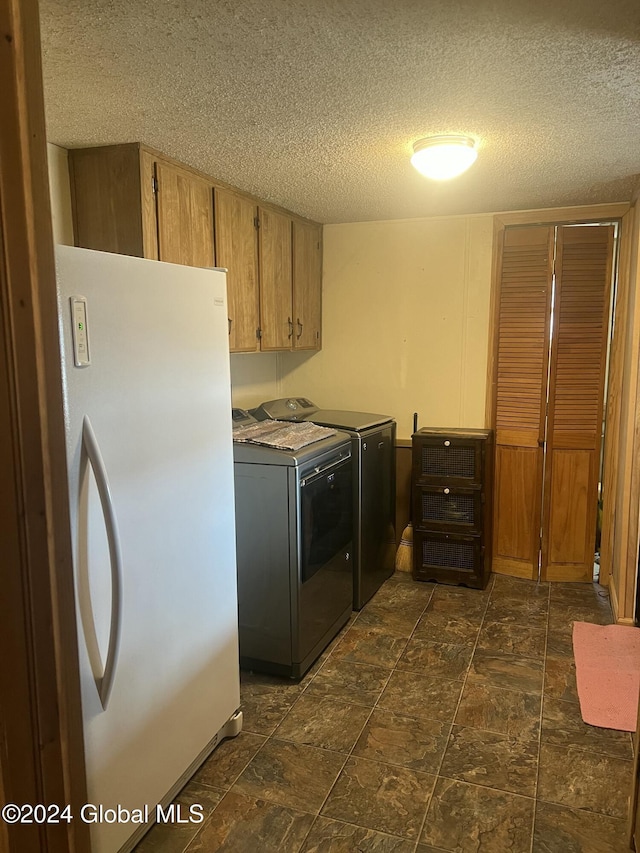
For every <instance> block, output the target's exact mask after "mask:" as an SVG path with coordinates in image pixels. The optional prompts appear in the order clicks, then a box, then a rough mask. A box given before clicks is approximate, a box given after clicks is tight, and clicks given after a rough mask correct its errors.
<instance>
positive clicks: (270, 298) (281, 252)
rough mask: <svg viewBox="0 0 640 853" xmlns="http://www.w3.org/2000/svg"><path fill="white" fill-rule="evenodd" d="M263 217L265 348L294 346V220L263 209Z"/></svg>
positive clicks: (261, 238)
mask: <svg viewBox="0 0 640 853" xmlns="http://www.w3.org/2000/svg"><path fill="white" fill-rule="evenodd" d="M259 219H260V228H259V232H258V233H259V241H258V243H259V247H260V321H261V322H260V326H261V328H262V340H261V349H262V350H274V349H291V347H292V344H293V329H294V325H293V316H292V315H293V311H292V307H291V280H292V270H291V267H292V265H291V220H290V219H289V217H288V216H283V215H282V214H281V213H274V212H273V211H271V210H264V209H262V208H260V211H259Z"/></svg>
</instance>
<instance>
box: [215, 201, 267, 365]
mask: <svg viewBox="0 0 640 853" xmlns="http://www.w3.org/2000/svg"><path fill="white" fill-rule="evenodd" d="M214 212H215V238H216V259H217V263H218V266H220V267H225V268H226V269H227V303H228V305H227V308H228V311H229V320H230V330H229V348H230V350H231V352H255V351H256V350H258V349H260V339H259V338H258V334H257V331H258V327H259V326H260V293H259V285H258V237H257V232H256V224H255V221H256V217H257V215H258V207H257V205H256V204H255V203H254V202H253V201H252V200H251V199H247V198H245V197H244V196H241V195H237V194H236V193H231V192H228V191H227V190H219V189H216V190H215V191H214Z"/></svg>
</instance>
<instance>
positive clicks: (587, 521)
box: [541, 225, 614, 583]
mask: <svg viewBox="0 0 640 853" xmlns="http://www.w3.org/2000/svg"><path fill="white" fill-rule="evenodd" d="M613 236H614V226H613V225H595V226H585V227H579V228H575V227H574V228H572V227H560V228H558V233H557V240H556V267H555V270H556V293H555V309H554V318H553V335H552V339H551V370H550V386H549V415H548V427H547V462H546V472H545V489H544V494H545V498H544V509H543V522H542V530H543V538H542V564H541V565H542V574H541V577H542V579H543V580H558V581H582V582H584V583H589V582H591V580H592V579H593V560H594V553H595V539H596V513H597V505H598V476H599V469H600V446H601V432H602V414H603V397H604V384H605V367H606V356H607V345H608V331H609V309H610V292H611V291H610V288H611V278H612V269H613V249H614V241H613Z"/></svg>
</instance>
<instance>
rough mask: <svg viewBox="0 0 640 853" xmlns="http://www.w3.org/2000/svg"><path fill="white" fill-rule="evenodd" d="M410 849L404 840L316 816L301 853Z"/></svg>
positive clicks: (406, 851)
mask: <svg viewBox="0 0 640 853" xmlns="http://www.w3.org/2000/svg"><path fill="white" fill-rule="evenodd" d="M414 848H415V843H414V842H413V841H407V840H406V839H404V838H396V837H394V836H392V835H385V834H383V833H381V832H375V830H373V829H365V828H364V827H362V826H354V825H353V824H350V823H341V822H339V821H336V820H329V819H328V818H326V817H318V818H316V822H315V823H314V824H313V828H312V830H311V832H310V833H309V835H308V837H307V840H306V841H305V844H304V847H303V848H302V850H301V853H355V851H358V853H414Z"/></svg>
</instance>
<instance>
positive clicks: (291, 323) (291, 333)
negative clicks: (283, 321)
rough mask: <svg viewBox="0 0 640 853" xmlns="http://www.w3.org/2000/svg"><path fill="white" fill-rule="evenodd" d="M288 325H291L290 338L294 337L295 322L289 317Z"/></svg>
mask: <svg viewBox="0 0 640 853" xmlns="http://www.w3.org/2000/svg"><path fill="white" fill-rule="evenodd" d="M287 323H288V324H289V337H290V338H292V337H293V320H292V319H291V317H287Z"/></svg>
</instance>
